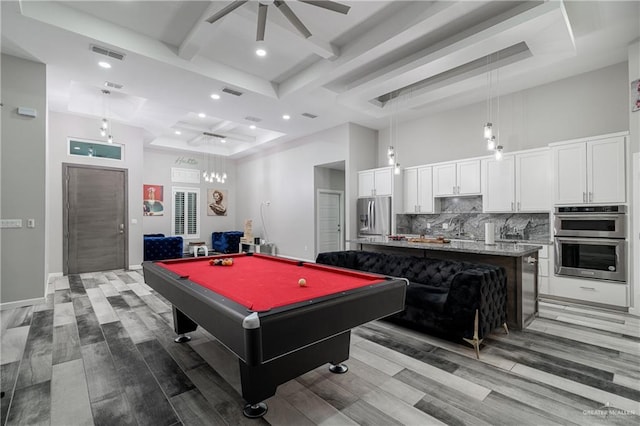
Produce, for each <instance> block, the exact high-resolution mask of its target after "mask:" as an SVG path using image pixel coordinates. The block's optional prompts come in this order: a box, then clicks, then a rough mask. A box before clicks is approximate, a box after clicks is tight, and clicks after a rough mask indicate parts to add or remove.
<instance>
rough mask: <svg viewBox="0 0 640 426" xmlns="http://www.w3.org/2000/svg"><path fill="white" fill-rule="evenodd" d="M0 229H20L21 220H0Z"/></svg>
mask: <svg viewBox="0 0 640 426" xmlns="http://www.w3.org/2000/svg"><path fill="white" fill-rule="evenodd" d="M0 228H2V229H6V228H22V219H1V220H0Z"/></svg>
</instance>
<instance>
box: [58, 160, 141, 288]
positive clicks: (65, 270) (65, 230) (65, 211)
mask: <svg viewBox="0 0 640 426" xmlns="http://www.w3.org/2000/svg"><path fill="white" fill-rule="evenodd" d="M73 168H76V169H93V170H112V171H117V172H123V173H124V188H123V191H124V194H123V195H124V204H123V209H124V223H125V227H124V250H123V256H124V259H123V260H124V262H123V264H124V267H125V270H127V269H129V226H128V224H129V170H128V169H123V168H120V167H105V166H92V165H88V164H76V163H62V274H63V275H69V259H68V255H69V196H68V192H69V181H68V180H67V172H68V170H69V169H73Z"/></svg>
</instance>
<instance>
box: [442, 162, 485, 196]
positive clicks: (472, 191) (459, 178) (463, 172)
mask: <svg viewBox="0 0 640 426" xmlns="http://www.w3.org/2000/svg"><path fill="white" fill-rule="evenodd" d="M480 191H481V187H480V160H468V161H459V162H456V163H445V164H437V165H434V166H433V196H434V197H447V196H452V195H476V194H478V195H479V194H480Z"/></svg>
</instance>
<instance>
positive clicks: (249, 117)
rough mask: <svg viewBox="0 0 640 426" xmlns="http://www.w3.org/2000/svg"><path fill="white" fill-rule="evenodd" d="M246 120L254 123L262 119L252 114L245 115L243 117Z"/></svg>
mask: <svg viewBox="0 0 640 426" xmlns="http://www.w3.org/2000/svg"><path fill="white" fill-rule="evenodd" d="M244 119H245V120H247V121H253V122H254V123H259V122H261V121H262V118H258V117H252V116H250V115H249V116H247V117H245V118H244Z"/></svg>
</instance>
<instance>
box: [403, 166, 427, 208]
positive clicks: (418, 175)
mask: <svg viewBox="0 0 640 426" xmlns="http://www.w3.org/2000/svg"><path fill="white" fill-rule="evenodd" d="M431 173H432V167H430V166H421V167H410V168H406V169H405V170H404V197H403V200H404V203H403V212H404V213H433V212H434V203H433V183H432V182H433V179H432V174H431Z"/></svg>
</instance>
